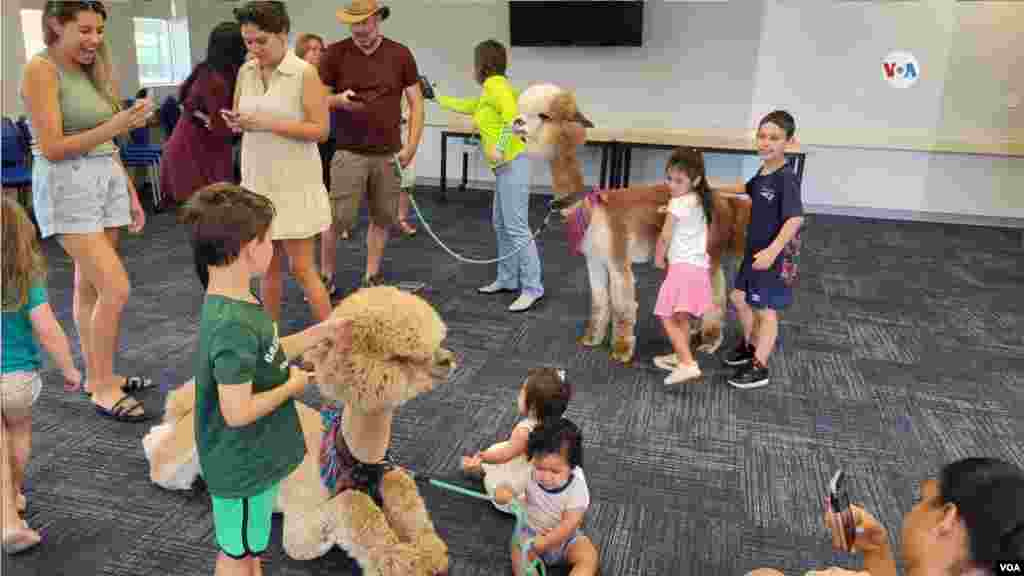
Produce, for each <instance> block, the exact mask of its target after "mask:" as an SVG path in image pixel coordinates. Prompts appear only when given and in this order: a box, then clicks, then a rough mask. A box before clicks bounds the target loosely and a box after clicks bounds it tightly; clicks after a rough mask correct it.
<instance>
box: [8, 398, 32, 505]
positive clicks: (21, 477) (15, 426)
mask: <svg viewBox="0 0 1024 576" xmlns="http://www.w3.org/2000/svg"><path fill="white" fill-rule="evenodd" d="M4 425H5V426H6V430H7V436H8V438H9V441H10V445H11V452H10V454H11V462H10V466H11V484H12V485H13V486H14V493H15V495H16V499H15V500H16V504H18V511H19V512H21V511H23V510H24V509H25V506H24V500H25V495H24V492H23V491H24V484H25V467H26V466H27V465H28V457H29V453H30V452H31V451H32V416H31V415H27V416H25V417H23V418H17V419H15V418H6V417H5V418H4Z"/></svg>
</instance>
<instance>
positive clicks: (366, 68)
mask: <svg viewBox="0 0 1024 576" xmlns="http://www.w3.org/2000/svg"><path fill="white" fill-rule="evenodd" d="M389 14H390V10H389V8H388V7H386V6H379V5H378V4H377V0H351V1H350V2H348V3H347V7H345V8H343V9H341V10H339V11H338V13H337V16H338V20H339V21H341V22H342V23H343V24H348V25H349V27H350V28H351V37H349V38H346V39H344V40H342V41H340V42H335V43H333V44H331V45H330V46H328V47H327V51H326V52H325V53H324V55H323V56H322V57H321V59H320V78H321V79H322V80H323V82H324V84H325V85H326V86H327V89H328V91H329V92H330V93H331V95H330V96H328V102H329V104H330V107H331V110H336V111H337V118H338V124H337V135H336V140H335V152H334V156H333V158H332V159H331V190H330V196H331V204H332V207H333V210H334V218H333V222H334V223H333V225H332V226H331V229H330V230H328V232H327V233H328V234H329V235H330V236H329V237H330V238H332V239H336V238H337V231H338V230H352V229H353V228H354V226H355V223H356V218H358V216H359V204H360V202H361V200H362V196H363V195H364V194H365V195H366V198H367V208H368V209H369V213H370V228H369V230H368V232H367V234H366V273H365V275H364V277H363V286H373V285H376V284H380V283H381V282H382V278H381V276H380V261H381V259H382V258H383V257H384V247H385V245H386V244H387V241H388V231H389V229H390V228H391V226H393V225H394V224H395V222H396V214H397V211H398V198H399V194H400V192H401V176H400V171H399V170H398V166H396V165H395V163H396V162H398V163H399V164H400V165H401V168H403V169H404V168H405V167H406V166H408V165H409V162H411V161H412V159H413V156H415V155H416V148H417V147H418V146H419V143H420V135H421V134H422V133H423V94H422V93H421V92H420V84H419V71H418V70H417V68H416V59H415V58H414V57H413V55H412V52H411V51H410V50H409V49H408V48H407V47H406V46H405V45H403V44H400V43H398V42H395V41H394V40H390V39H388V38H385V37H384V36H383V35H382V34H381V33H380V27H379V25H380V22H381V21H382V20H384V19H385V18H387V17H388V15H389ZM403 91H404V92H405V95H406V98H407V99H408V101H409V124H408V126H409V133H408V138H407V139H406V145H405V146H402V134H401V132H400V130H401V121H402V108H401V106H402V104H401V102H402V92H403ZM328 244H329V245H330V246H331V247H332V248H334V247H335V246H336V244H335V243H334V242H328ZM330 251H331V252H332V253H334V252H335V250H330ZM324 258H325V259H328V260H331V261H333V258H334V254H324Z"/></svg>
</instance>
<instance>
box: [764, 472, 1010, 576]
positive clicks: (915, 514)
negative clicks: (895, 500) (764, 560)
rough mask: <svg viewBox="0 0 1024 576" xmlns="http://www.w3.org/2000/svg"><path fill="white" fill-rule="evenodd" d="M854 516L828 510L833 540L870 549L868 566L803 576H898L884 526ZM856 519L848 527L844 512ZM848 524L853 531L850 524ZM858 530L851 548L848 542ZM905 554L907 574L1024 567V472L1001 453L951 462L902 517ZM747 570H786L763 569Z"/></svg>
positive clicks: (979, 575) (977, 573)
mask: <svg viewBox="0 0 1024 576" xmlns="http://www.w3.org/2000/svg"><path fill="white" fill-rule="evenodd" d="M850 511H852V514H843V513H842V512H843V511H840V513H835V512H833V511H831V510H829V511H828V512H826V514H825V527H826V528H827V529H828V530H829V531H830V532H832V538H833V543H834V546H835V547H836V548H838V549H841V550H843V551H846V552H850V551H853V552H859V553H862V554H863V555H864V569H865V570H864V571H863V572H853V571H850V570H846V569H843V568H835V567H833V568H828V569H827V570H813V571H810V572H807V573H806V575H805V576H825V575H829V576H841V575H852V574H858V575H862V576H863V575H864V574H868V575H869V576H896V575H897V571H896V557H895V554H894V552H893V549H892V544H891V543H890V542H889V534H888V532H887V531H886V529H885V527H883V526H882V524H881V523H880V522H879V521H878V519H876V518H875V517H874V516H872V515H871V514H870V513H869V512H867V511H866V510H864V509H863V508H860V507H859V506H850ZM844 517H845V518H850V517H852V519H853V521H854V525H853V526H852V527H847V526H845V525H844V523H843V518H844ZM848 528H849V529H848ZM848 535H852V536H853V542H852V544H853V545H852V550H851V547H850V546H849V542H848V541H847V537H848ZM900 540H901V546H900V550H899V551H900V555H901V556H902V558H903V564H904V574H906V576H933V575H937V574H941V575H943V576H995V575H996V574H1004V573H1007V574H1008V573H1010V572H1005V571H1003V570H1004V568H1003V567H1002V565H1004V564H1011V565H1014V564H1016V565H1019V566H1020V569H1024V564H1022V563H1024V470H1022V469H1021V468H1020V467H1019V466H1016V465H1014V464H1010V463H1009V462H1004V461H1002V460H997V459H995V458H965V459H963V460H958V461H956V462H953V463H952V464H947V465H946V466H945V467H944V468H943V469H942V471H941V472H939V476H938V478H933V479H928V480H925V481H924V482H922V483H921V489H920V498H919V499H918V501H917V503H916V504H915V505H914V507H913V508H911V509H910V511H909V512H907V513H906V515H905V516H904V517H903V528H902V534H901V538H900ZM747 576H782V572H779V571H777V570H772V569H764V568H762V569H759V570H755V571H753V572H748V573H747Z"/></svg>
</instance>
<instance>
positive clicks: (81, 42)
mask: <svg viewBox="0 0 1024 576" xmlns="http://www.w3.org/2000/svg"><path fill="white" fill-rule="evenodd" d="M42 23H43V39H44V41H45V44H46V48H45V49H43V50H42V51H41V52H39V53H38V54H36V55H34V56H32V58H31V59H30V60H29V61H28V63H27V64H26V65H25V70H24V76H23V78H22V82H21V86H22V88H21V92H22V97H23V98H24V100H25V108H26V109H27V111H28V116H29V121H30V123H31V126H32V155H33V158H34V161H33V164H32V202H33V208H34V210H35V215H36V219H37V221H38V223H39V231H40V233H41V234H42V237H43V238H49V237H51V236H54V237H56V238H57V242H58V243H60V245H61V247H62V248H63V249H64V251H65V252H67V254H68V255H69V256H70V257H71V259H72V260H73V261H74V263H75V293H74V303H73V308H74V318H75V324H76V326H77V327H78V338H79V342H80V345H81V350H82V356H83V357H84V360H85V375H86V380H85V383H84V386H83V388H84V389H85V390H87V391H88V392H90V393H91V394H92V402H93V404H94V405H95V407H96V411H97V412H98V413H99V414H100V415H101V416H105V417H107V418H112V419H114V420H119V421H125V422H137V421H140V420H144V419H145V418H146V417H147V416H146V414H145V412H144V409H143V406H142V403H141V402H139V401H138V400H136V399H134V398H133V397H132V396H131V393H132V392H133V391H135V390H138V389H140V388H145V387H148V386H151V385H152V380H150V379H148V378H142V377H138V376H134V377H129V378H126V377H125V376H121V375H118V374H115V373H114V351H115V350H117V341H118V331H119V329H120V325H121V312H122V311H123V310H124V306H125V304H126V303H127V301H128V295H129V294H130V292H131V286H130V284H129V282H128V273H127V272H126V271H125V269H124V264H123V263H122V262H121V258H120V256H119V255H118V253H117V249H118V243H119V242H118V240H119V235H120V231H121V228H127V229H128V230H129V231H132V232H141V231H142V227H143V226H144V225H145V223H146V213H145V212H144V211H143V210H142V204H141V203H140V202H139V195H138V194H137V193H136V191H135V186H134V185H133V183H132V179H131V178H129V177H128V173H127V172H126V171H125V169H124V165H123V164H122V163H121V159H120V155H119V152H118V148H117V145H116V144H114V138H116V137H118V136H121V135H123V134H127V133H128V132H130V131H132V130H134V129H136V128H141V127H143V126H146V125H147V124H148V123H149V121H150V119H151V118H152V116H153V113H154V111H155V110H154V106H153V103H152V102H151V101H149V100H145V99H143V100H137V101H136V102H135V105H134V106H132V107H131V108H129V109H127V110H121V105H120V102H119V98H118V90H117V87H116V86H115V85H114V82H113V80H112V74H111V65H110V59H109V55H108V52H107V47H106V45H105V44H104V42H103V36H104V32H105V29H106V24H107V11H106V8H105V7H104V5H103V3H102V2H47V3H46V6H45V8H44V9H43V17H42Z"/></svg>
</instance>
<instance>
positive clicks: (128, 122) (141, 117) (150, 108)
mask: <svg viewBox="0 0 1024 576" xmlns="http://www.w3.org/2000/svg"><path fill="white" fill-rule="evenodd" d="M155 107H156V106H155V105H154V104H153V102H152V101H150V100H149V99H146V98H143V99H140V100H136V101H135V104H133V105H132V107H131V108H126V109H124V110H121V111H120V112H118V113H117V114H115V115H114V117H113V118H111V119H110V121H111V122H113V123H114V125H115V126H117V133H118V135H120V134H126V133H128V132H131V131H132V130H135V129H136V128H142V127H143V126H148V125H149V120H150V118H152V117H153V112H154V109H155Z"/></svg>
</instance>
